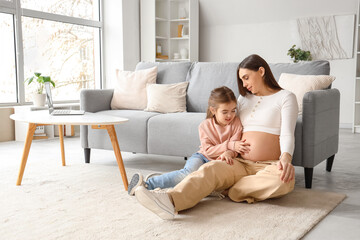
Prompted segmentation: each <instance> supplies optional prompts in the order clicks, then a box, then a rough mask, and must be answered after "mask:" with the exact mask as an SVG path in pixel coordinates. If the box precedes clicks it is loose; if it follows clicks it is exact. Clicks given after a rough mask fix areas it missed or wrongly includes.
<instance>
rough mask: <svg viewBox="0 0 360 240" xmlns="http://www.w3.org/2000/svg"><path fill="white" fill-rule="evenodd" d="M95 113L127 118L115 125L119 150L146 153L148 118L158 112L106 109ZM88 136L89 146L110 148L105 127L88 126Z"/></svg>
mask: <svg viewBox="0 0 360 240" xmlns="http://www.w3.org/2000/svg"><path fill="white" fill-rule="evenodd" d="M97 113H99V114H106V115H111V116H118V117H123V118H127V119H129V121H127V122H125V123H122V124H117V125H115V130H116V134H117V138H118V141H119V146H120V149H121V151H124V152H137V153H147V147H146V146H147V137H148V136H147V132H148V129H147V125H148V120H149V118H151V117H153V116H156V115H158V114H159V113H154V112H144V111H138V110H108V111H100V112H97ZM97 113H95V114H97ZM88 136H89V137H88V147H89V148H100V149H109V150H112V145H111V141H110V138H109V135H108V133H107V131H106V130H105V129H92V128H91V126H89V127H88Z"/></svg>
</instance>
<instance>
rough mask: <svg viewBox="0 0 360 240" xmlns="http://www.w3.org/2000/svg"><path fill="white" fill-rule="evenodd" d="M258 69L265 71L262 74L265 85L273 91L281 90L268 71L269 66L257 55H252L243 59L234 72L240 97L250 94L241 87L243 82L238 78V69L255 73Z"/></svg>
mask: <svg viewBox="0 0 360 240" xmlns="http://www.w3.org/2000/svg"><path fill="white" fill-rule="evenodd" d="M260 67H263V68H264V69H265V74H264V83H265V85H266V86H268V87H269V88H271V89H274V90H281V89H282V88H281V87H280V86H279V84H278V83H277V81H276V80H275V78H274V75H273V74H272V72H271V70H270V67H269V64H268V63H267V62H266V61H265V60H264V59H263V58H262V57H260V56H259V55H256V54H253V55H250V56H248V57H247V58H245V59H244V60H243V61H242V62H241V63H240V64H239V66H238V69H237V71H236V75H237V84H238V88H239V93H240V94H241V96H245V95H246V94H247V93H250V94H251V92H250V91H249V90H247V88H245V87H244V86H243V81H242V80H241V78H240V77H239V70H240V68H246V69H249V70H252V71H255V72H257V71H258V70H259V68H260Z"/></svg>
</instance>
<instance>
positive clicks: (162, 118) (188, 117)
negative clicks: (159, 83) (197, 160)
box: [148, 112, 206, 157]
mask: <svg viewBox="0 0 360 240" xmlns="http://www.w3.org/2000/svg"><path fill="white" fill-rule="evenodd" d="M205 117H206V114H205V113H189V112H188V113H168V114H160V115H156V116H154V117H152V118H150V119H149V122H148V129H149V133H148V152H149V153H151V154H161V155H170V156H184V157H189V156H191V155H192V154H193V153H195V152H197V151H199V146H200V140H199V130H198V127H199V124H200V123H201V122H202V121H203V120H204V119H205Z"/></svg>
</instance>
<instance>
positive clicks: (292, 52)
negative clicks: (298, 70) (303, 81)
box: [287, 45, 312, 63]
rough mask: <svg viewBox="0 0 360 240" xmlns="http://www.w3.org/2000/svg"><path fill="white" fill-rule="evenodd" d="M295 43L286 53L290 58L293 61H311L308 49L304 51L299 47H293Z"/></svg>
mask: <svg viewBox="0 0 360 240" xmlns="http://www.w3.org/2000/svg"><path fill="white" fill-rule="evenodd" d="M295 47H296V45H293V46H292V47H291V48H290V49H289V50H288V53H287V55H289V56H290V57H291V58H293V61H294V63H297V62H299V61H311V60H312V56H311V53H310V51H304V50H301V49H300V48H297V49H295Z"/></svg>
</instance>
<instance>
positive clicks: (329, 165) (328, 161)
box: [326, 154, 335, 172]
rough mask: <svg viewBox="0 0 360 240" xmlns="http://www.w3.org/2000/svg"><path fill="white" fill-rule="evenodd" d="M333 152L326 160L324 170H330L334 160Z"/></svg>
mask: <svg viewBox="0 0 360 240" xmlns="http://www.w3.org/2000/svg"><path fill="white" fill-rule="evenodd" d="M334 158H335V154H334V155H332V156H331V157H329V158H328V159H327V160H326V171H328V172H331V168H332V165H333V162H334Z"/></svg>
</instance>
